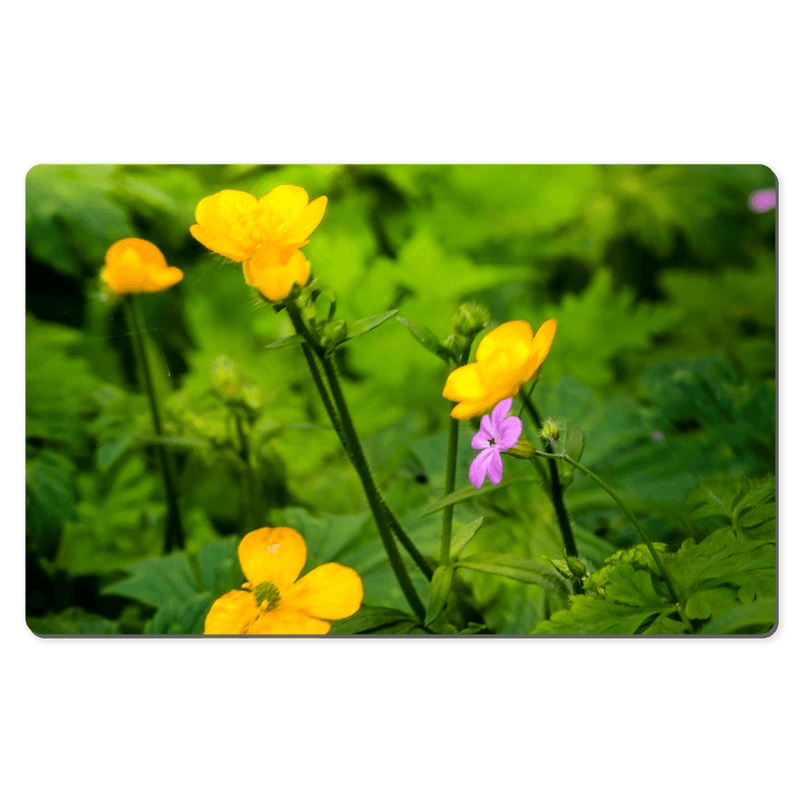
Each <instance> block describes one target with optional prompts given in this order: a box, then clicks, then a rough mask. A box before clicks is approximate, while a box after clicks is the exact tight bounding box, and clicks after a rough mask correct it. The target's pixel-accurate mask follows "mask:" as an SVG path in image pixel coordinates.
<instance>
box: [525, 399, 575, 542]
mask: <svg viewBox="0 0 800 800" xmlns="http://www.w3.org/2000/svg"><path fill="white" fill-rule="evenodd" d="M520 396H521V398H522V405H523V406H524V407H525V409H526V410H527V412H528V414H529V415H530V417H531V419H532V420H533V424H534V425H535V426H536V435H537V436H538V433H539V431H540V430H541V428H542V419H541V417H540V416H539V413H538V412H537V410H536V406H534V404H533V400H531V398H530V395H529V394H524V393H523V394H521V395H520ZM545 450H546V451H547V452H548V453H551V454H552V453H553V449H552V446H551V444H550V443H549V442H548V443H547V444H546V445H545ZM548 466H549V468H550V497H551V498H552V500H553V508H554V509H555V512H556V518H557V519H558V527H559V528H560V529H561V538H562V539H563V540H564V549H565V550H566V551H567V555H569V556H573V557H574V558H577V557H578V548H577V546H576V544H575V535H574V534H573V533H572V525H571V524H570V521H569V515H568V514H567V509H566V506H565V505H564V487H563V486H562V485H561V478H560V477H559V474H558V467H557V466H556V463H555V461H550V462H548Z"/></svg>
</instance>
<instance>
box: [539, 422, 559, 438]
mask: <svg viewBox="0 0 800 800" xmlns="http://www.w3.org/2000/svg"><path fill="white" fill-rule="evenodd" d="M560 427H561V426H560V425H559V424H558V420H555V419H553V418H552V417H548V418H547V419H546V420H545V421H544V425H542V430H541V432H540V436H541V437H542V439H544V440H545V441H546V442H549V441H550V440H551V439H558V431H559V428H560Z"/></svg>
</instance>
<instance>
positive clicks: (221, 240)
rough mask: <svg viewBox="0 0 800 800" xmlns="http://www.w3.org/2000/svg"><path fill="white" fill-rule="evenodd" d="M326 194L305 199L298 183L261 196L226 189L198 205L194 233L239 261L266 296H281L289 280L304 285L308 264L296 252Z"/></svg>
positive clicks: (315, 220)
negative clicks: (311, 199) (310, 200)
mask: <svg viewBox="0 0 800 800" xmlns="http://www.w3.org/2000/svg"><path fill="white" fill-rule="evenodd" d="M327 203H328V199H327V198H326V197H318V198H317V199H316V200H314V201H313V202H311V203H309V202H308V194H307V193H306V190H305V189H301V188H300V187H299V186H288V185H287V186H276V187H275V188H274V189H272V190H271V191H270V192H267V194H265V195H264V196H263V197H262V198H261V199H259V200H256V198H255V197H253V195H251V194H248V193H247V192H240V191H237V190H235V189H225V190H224V191H221V192H217V194H213V195H211V196H210V197H204V198H203V199H202V200H201V201H200V202H199V203H198V204H197V210H196V212H195V216H196V218H197V224H196V225H192V226H191V228H190V229H189V231H190V233H191V234H192V236H194V238H195V239H197V241H198V242H200V243H201V244H203V245H205V246H206V247H207V248H208V249H209V250H213V251H214V252H215V253H219V254H220V255H223V256H226V257H227V258H230V259H233V260H234V261H240V262H242V265H243V267H244V276H245V280H246V281H247V283H249V284H250V285H251V286H255V287H256V288H257V289H258V290H259V291H260V292H261V293H262V294H263V295H265V296H266V297H267V299H269V300H283V299H284V298H285V297H286V296H287V295H288V294H289V291H290V290H291V288H292V284H293V283H299V284H300V285H301V286H304V285H305V284H306V282H307V281H308V275H309V264H308V261H307V260H306V258H305V256H301V255H299V250H300V248H301V247H302V246H303V245H306V244H308V237H309V236H310V235H311V233H312V231H313V230H314V229H315V228H316V227H317V225H319V223H320V221H321V220H322V215H323V214H324V213H325V206H326V205H327Z"/></svg>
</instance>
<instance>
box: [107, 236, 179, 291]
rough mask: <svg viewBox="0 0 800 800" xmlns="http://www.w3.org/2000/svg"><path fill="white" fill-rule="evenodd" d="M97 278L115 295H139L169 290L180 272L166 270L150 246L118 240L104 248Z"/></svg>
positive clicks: (145, 243) (144, 243)
mask: <svg viewBox="0 0 800 800" xmlns="http://www.w3.org/2000/svg"><path fill="white" fill-rule="evenodd" d="M100 277H101V278H102V279H103V281H105V283H106V284H107V285H108V286H109V287H110V288H111V289H112V291H114V292H115V293H116V294H141V293H142V292H160V291H163V290H164V289H169V287H170V286H174V285H175V284H176V283H178V281H180V280H181V279H182V278H183V272H182V271H181V270H179V269H178V268H177V267H170V266H168V265H167V260H166V259H165V258H164V255H163V253H162V252H161V251H160V250H159V249H158V248H157V247H156V246H155V245H154V244H152V243H151V242H148V241H146V240H145V239H120V240H119V241H118V242H115V243H114V244H112V245H111V247H109V248H108V252H107V253H106V264H105V267H103V269H102V271H101V272H100Z"/></svg>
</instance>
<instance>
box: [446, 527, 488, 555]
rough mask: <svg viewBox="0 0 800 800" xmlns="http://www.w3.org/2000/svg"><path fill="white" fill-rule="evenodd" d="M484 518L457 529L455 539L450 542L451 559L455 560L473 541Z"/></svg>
mask: <svg viewBox="0 0 800 800" xmlns="http://www.w3.org/2000/svg"><path fill="white" fill-rule="evenodd" d="M483 520H484V518H483V517H478V519H474V520H472V522H468V523H466V524H465V525H458V526H457V527H456V530H455V533H454V534H453V538H452V539H451V541H450V557H451V558H455V557H456V556H457V555H458V554H459V553H460V552H461V551H462V550H463V549H464V548H465V547H466V546H467V545H468V544H469V543H470V542H471V541H472V538H473V537H474V536H475V534H476V533H477V532H478V530H479V529H480V527H481V525H483Z"/></svg>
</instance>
